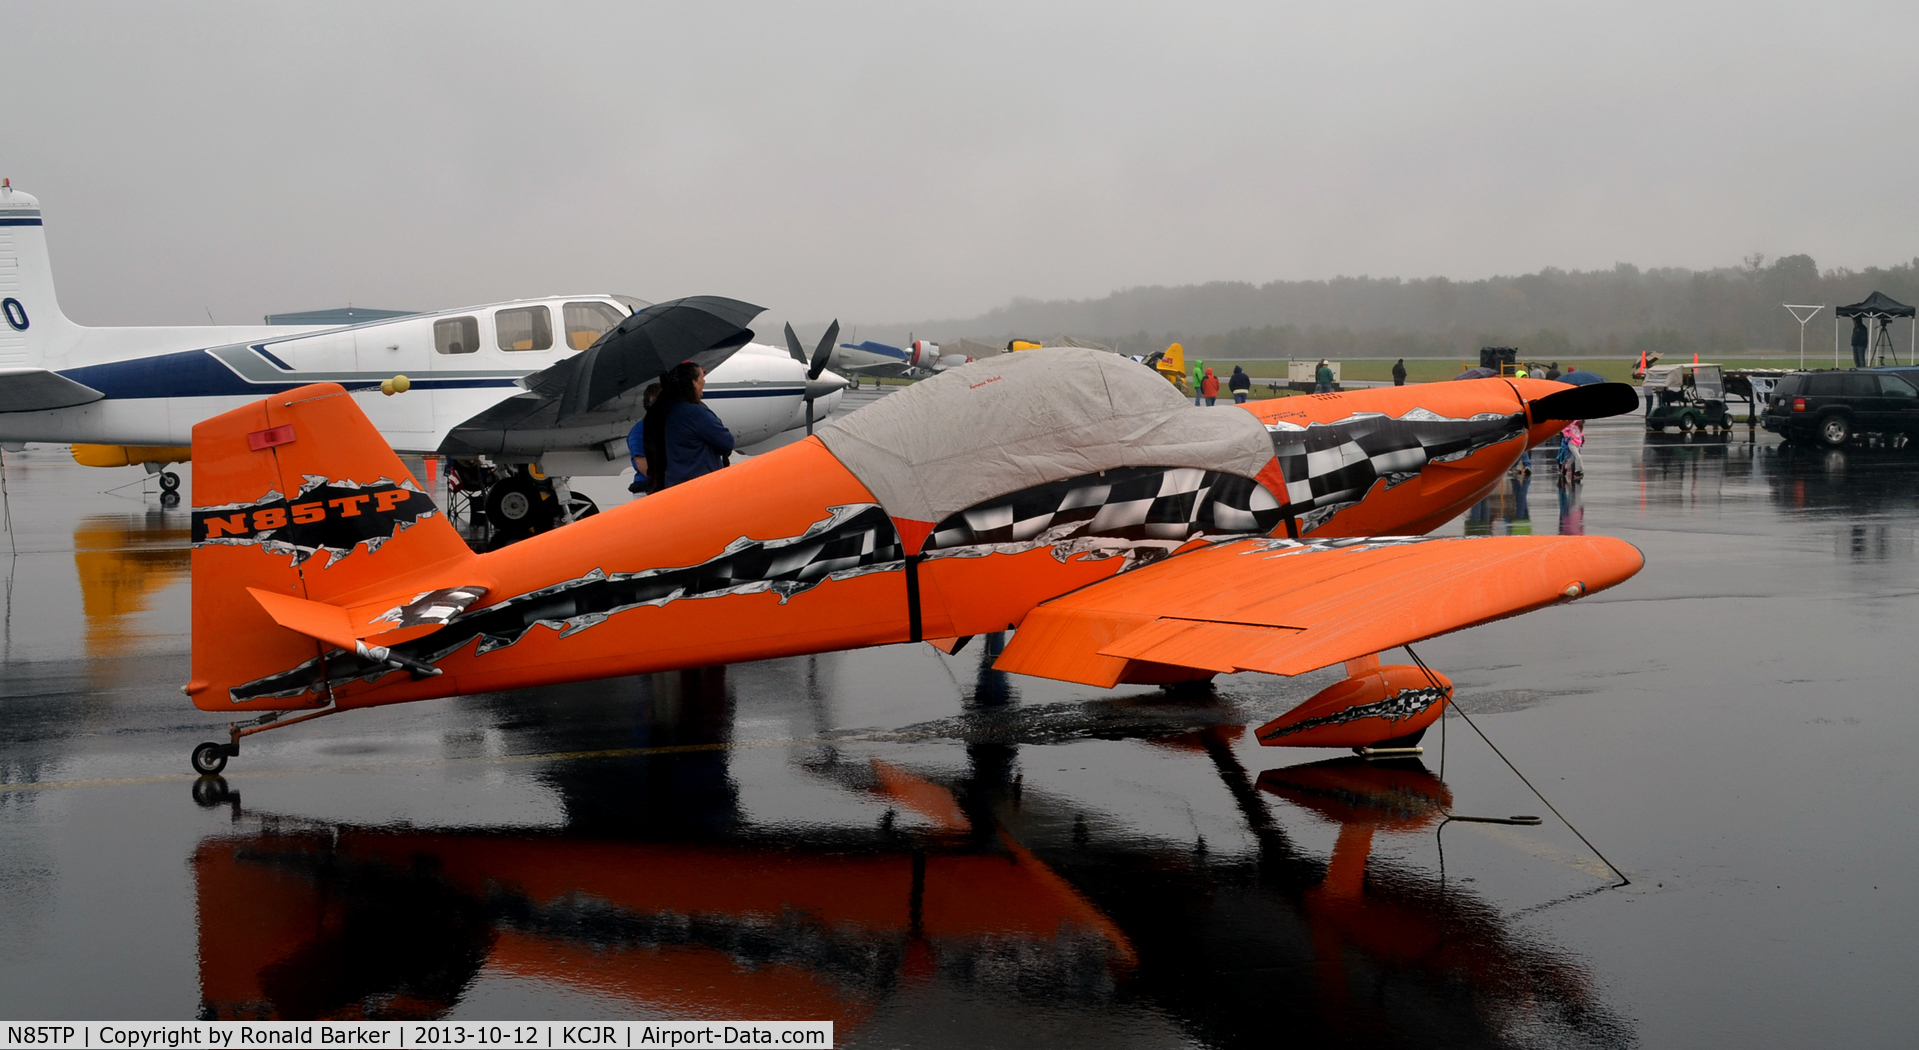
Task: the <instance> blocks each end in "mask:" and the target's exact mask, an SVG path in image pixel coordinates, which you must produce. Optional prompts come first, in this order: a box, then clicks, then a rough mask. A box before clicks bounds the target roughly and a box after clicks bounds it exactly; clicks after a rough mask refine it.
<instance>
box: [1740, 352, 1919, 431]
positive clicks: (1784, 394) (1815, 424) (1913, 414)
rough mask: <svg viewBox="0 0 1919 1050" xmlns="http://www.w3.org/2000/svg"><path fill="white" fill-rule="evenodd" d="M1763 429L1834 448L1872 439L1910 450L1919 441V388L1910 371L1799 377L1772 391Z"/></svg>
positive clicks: (1860, 371) (1852, 371)
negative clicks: (1855, 439) (1908, 445)
mask: <svg viewBox="0 0 1919 1050" xmlns="http://www.w3.org/2000/svg"><path fill="white" fill-rule="evenodd" d="M1902 372H1904V373H1908V374H1906V375H1902V374H1900V373H1902ZM1760 425H1761V426H1763V427H1765V428H1766V429H1767V430H1770V431H1772V432H1773V433H1775V434H1778V435H1780V436H1781V437H1784V438H1785V439H1786V440H1787V441H1804V442H1813V441H1817V442H1819V443H1820V444H1823V445H1826V446H1828V447H1830V448H1838V447H1839V446H1841V445H1844V444H1847V443H1848V442H1850V441H1852V440H1853V439H1854V438H1857V437H1859V436H1861V435H1868V434H1877V435H1879V436H1881V437H1883V438H1885V439H1886V441H1887V443H1888V444H1892V445H1906V444H1910V443H1912V442H1913V440H1914V439H1919V387H1915V386H1914V385H1913V377H1912V376H1911V374H1910V370H1909V369H1898V370H1893V369H1886V370H1872V369H1848V370H1845V371H1820V372H1794V373H1792V374H1791V375H1788V376H1786V377H1785V378H1784V379H1781V380H1780V381H1779V382H1778V384H1777V385H1775V386H1774V387H1773V389H1772V398H1771V399H1770V400H1769V401H1767V402H1766V414H1765V415H1764V416H1763V417H1761V419H1760Z"/></svg>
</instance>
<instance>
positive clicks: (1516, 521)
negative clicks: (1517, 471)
mask: <svg viewBox="0 0 1919 1050" xmlns="http://www.w3.org/2000/svg"><path fill="white" fill-rule="evenodd" d="M1532 485H1533V479H1532V478H1530V477H1527V476H1525V474H1524V473H1522V474H1521V475H1520V476H1519V477H1518V478H1517V479H1515V480H1514V481H1513V516H1512V517H1510V518H1507V519H1506V535H1508V536H1530V535H1532V534H1533V512H1532V508H1531V507H1529V506H1527V505H1526V495H1527V493H1528V492H1529V491H1530V490H1531V489H1532Z"/></svg>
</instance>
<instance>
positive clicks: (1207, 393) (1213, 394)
mask: <svg viewBox="0 0 1919 1050" xmlns="http://www.w3.org/2000/svg"><path fill="white" fill-rule="evenodd" d="M1199 396H1201V397H1203V398H1205V399H1206V407H1207V408H1211V407H1213V406H1214V405H1216V404H1218V403H1219V377H1218V376H1216V375H1214V374H1213V370H1212V369H1210V368H1209V369H1207V370H1206V378H1204V379H1202V380H1200V381H1199Z"/></svg>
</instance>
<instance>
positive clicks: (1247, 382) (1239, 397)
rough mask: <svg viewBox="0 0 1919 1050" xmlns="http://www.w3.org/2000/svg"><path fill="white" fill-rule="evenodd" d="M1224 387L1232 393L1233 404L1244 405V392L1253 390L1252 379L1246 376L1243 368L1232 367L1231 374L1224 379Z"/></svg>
mask: <svg viewBox="0 0 1919 1050" xmlns="http://www.w3.org/2000/svg"><path fill="white" fill-rule="evenodd" d="M1226 386H1227V387H1228V388H1229V389H1231V390H1232V392H1233V404H1235V405H1243V404H1245V403H1246V392H1247V391H1249V390H1251V389H1252V388H1253V377H1252V376H1249V375H1247V374H1246V370H1245V369H1244V368H1241V367H1239V366H1238V365H1234V366H1233V374H1232V375H1230V376H1227V377H1226Z"/></svg>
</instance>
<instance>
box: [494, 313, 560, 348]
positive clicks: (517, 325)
mask: <svg viewBox="0 0 1919 1050" xmlns="http://www.w3.org/2000/svg"><path fill="white" fill-rule="evenodd" d="M493 328H494V331H495V332H496V333H498V335H499V342H500V349H502V350H551V349H552V348H553V311H551V310H548V309H547V308H546V307H544V306H520V307H515V308H514V309H511V310H500V311H497V312H495V313H494V315H493Z"/></svg>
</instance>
